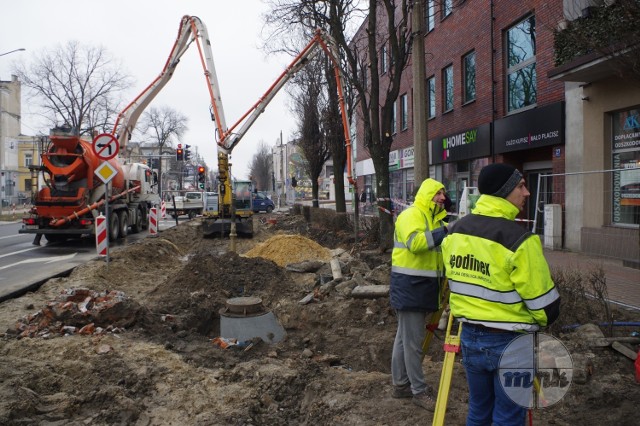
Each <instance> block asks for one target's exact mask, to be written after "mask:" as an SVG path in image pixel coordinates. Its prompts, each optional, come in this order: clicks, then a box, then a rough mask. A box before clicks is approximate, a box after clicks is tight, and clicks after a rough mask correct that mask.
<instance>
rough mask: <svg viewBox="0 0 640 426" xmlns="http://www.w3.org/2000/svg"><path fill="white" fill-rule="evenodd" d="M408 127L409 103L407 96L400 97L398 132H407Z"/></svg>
mask: <svg viewBox="0 0 640 426" xmlns="http://www.w3.org/2000/svg"><path fill="white" fill-rule="evenodd" d="M408 127H409V103H408V101H407V94H406V93H405V94H404V95H401V96H400V130H407V128H408Z"/></svg>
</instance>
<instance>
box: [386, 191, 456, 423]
mask: <svg viewBox="0 0 640 426" xmlns="http://www.w3.org/2000/svg"><path fill="white" fill-rule="evenodd" d="M444 201H445V190H444V185H442V184H441V183H440V182H438V181H437V180H434V179H426V180H425V181H424V182H422V185H420V188H419V189H418V192H417V194H416V197H415V201H414V202H413V204H412V205H411V206H410V207H409V208H407V209H406V210H404V211H403V212H402V213H400V215H399V216H398V219H397V220H396V223H395V233H394V246H393V252H392V255H391V289H390V301H391V306H392V307H393V308H394V309H395V310H396V313H397V318H398V331H397V333H396V337H395V340H394V342H393V352H392V354H391V377H392V382H393V386H394V387H393V393H392V396H393V397H394V398H412V401H413V403H414V404H416V405H418V406H420V407H422V408H425V409H427V410H429V411H434V409H435V401H436V396H435V392H434V391H433V388H432V387H430V386H428V385H427V383H426V381H425V377H424V371H423V370H422V359H423V354H422V342H423V341H424V338H425V332H426V329H425V325H426V324H425V320H426V317H427V314H430V313H433V312H435V311H437V310H438V309H439V308H440V298H441V291H442V284H443V282H442V281H443V277H444V265H443V262H442V255H441V253H440V248H439V246H440V242H441V241H442V239H443V238H444V236H445V235H446V233H447V228H446V226H445V225H446V223H445V222H443V219H444V218H445V216H446V215H447V212H446V210H445V209H444Z"/></svg>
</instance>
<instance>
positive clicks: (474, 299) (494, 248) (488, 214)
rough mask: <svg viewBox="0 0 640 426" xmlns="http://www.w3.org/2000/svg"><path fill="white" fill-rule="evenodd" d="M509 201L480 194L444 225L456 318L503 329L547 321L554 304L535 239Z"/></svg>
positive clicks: (534, 326)
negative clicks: (472, 206)
mask: <svg viewBox="0 0 640 426" xmlns="http://www.w3.org/2000/svg"><path fill="white" fill-rule="evenodd" d="M517 214H518V208H517V207H516V206H514V205H513V204H511V203H510V202H509V201H507V200H505V199H503V198H499V197H494V196H491V195H482V196H481V197H480V199H479V200H478V202H477V204H476V208H475V209H474V210H473V213H472V214H470V215H468V216H465V217H463V218H462V219H460V220H458V221H457V222H456V223H455V224H454V225H453V226H451V227H450V228H449V234H448V235H447V236H446V237H445V239H444V241H443V242H442V254H443V257H444V263H445V267H446V271H447V278H448V279H449V289H450V291H451V294H450V297H449V303H450V306H451V313H452V315H453V316H454V317H456V318H458V319H459V320H460V321H463V322H464V321H468V322H472V323H476V324H482V325H484V326H487V327H492V328H499V329H504V330H513V331H517V330H522V331H535V330H538V329H539V328H540V327H541V326H542V327H544V326H546V325H548V320H549V319H551V321H553V320H554V319H555V316H552V318H548V312H547V311H546V310H545V308H549V307H550V306H552V305H553V306H554V307H555V308H557V305H558V304H559V297H560V295H559V294H558V291H557V289H556V287H555V284H554V283H553V281H552V279H551V274H550V272H549V266H548V265H547V262H546V259H545V258H544V254H543V251H542V245H541V244H540V238H539V237H538V236H536V235H535V234H532V233H530V232H528V231H527V230H526V229H525V228H524V227H523V226H521V225H519V224H517V223H516V222H515V221H514V219H515V217H516V216H517Z"/></svg>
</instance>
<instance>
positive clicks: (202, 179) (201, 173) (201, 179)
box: [198, 166, 207, 189]
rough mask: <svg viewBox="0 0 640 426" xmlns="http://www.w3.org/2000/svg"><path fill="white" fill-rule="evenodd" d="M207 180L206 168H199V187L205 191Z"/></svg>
mask: <svg viewBox="0 0 640 426" xmlns="http://www.w3.org/2000/svg"><path fill="white" fill-rule="evenodd" d="M206 180H207V174H206V170H205V168H204V166H198V187H199V188H200V189H204V184H205V182H206Z"/></svg>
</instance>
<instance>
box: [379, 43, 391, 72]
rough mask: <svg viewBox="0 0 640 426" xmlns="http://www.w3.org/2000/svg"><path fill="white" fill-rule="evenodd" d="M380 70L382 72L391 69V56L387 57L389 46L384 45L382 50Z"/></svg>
mask: <svg viewBox="0 0 640 426" xmlns="http://www.w3.org/2000/svg"><path fill="white" fill-rule="evenodd" d="M380 70H381V71H382V74H384V73H386V72H387V71H389V58H388V57H387V46H382V51H381V52H380Z"/></svg>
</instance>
